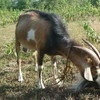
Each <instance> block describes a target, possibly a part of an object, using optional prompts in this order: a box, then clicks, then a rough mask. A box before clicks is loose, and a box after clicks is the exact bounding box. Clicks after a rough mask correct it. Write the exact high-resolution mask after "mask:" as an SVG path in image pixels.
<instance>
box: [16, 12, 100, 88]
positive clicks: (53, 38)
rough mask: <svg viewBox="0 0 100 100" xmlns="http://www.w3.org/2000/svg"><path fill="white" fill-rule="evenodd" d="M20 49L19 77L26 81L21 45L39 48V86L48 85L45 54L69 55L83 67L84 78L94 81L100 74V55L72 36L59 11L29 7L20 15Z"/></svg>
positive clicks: (17, 46) (17, 37) (18, 51)
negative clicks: (53, 12)
mask: <svg viewBox="0 0 100 100" xmlns="http://www.w3.org/2000/svg"><path fill="white" fill-rule="evenodd" d="M15 36H16V53H17V63H18V66H19V81H23V76H22V72H21V60H20V45H21V44H22V45H23V47H25V48H28V49H31V50H37V52H38V55H37V62H38V88H45V87H44V84H43V81H42V69H43V65H42V62H43V57H44V54H47V55H50V56H51V57H53V56H55V55H61V56H64V57H66V58H67V57H68V59H69V60H71V61H72V62H73V63H74V64H75V65H76V67H77V68H78V69H79V71H80V74H81V76H82V77H83V78H84V80H88V81H94V80H95V79H96V78H97V76H98V74H100V67H99V65H100V59H99V58H98V56H97V53H95V52H94V51H92V50H90V49H88V48H86V47H82V46H80V45H79V44H78V43H76V42H75V40H72V39H71V38H70V36H69V34H68V32H67V29H66V27H65V26H64V24H63V23H62V21H61V19H60V18H59V17H58V16H57V15H55V14H49V13H45V12H41V11H37V10H29V11H26V12H25V13H24V14H22V15H20V16H19V19H18V23H17V25H16V32H15Z"/></svg>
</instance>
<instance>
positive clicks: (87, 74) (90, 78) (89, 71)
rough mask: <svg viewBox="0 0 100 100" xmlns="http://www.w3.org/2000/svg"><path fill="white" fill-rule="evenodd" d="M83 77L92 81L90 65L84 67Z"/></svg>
mask: <svg viewBox="0 0 100 100" xmlns="http://www.w3.org/2000/svg"><path fill="white" fill-rule="evenodd" d="M84 77H85V79H86V80H88V81H93V78H92V74H91V69H90V67H87V68H85V70H84Z"/></svg>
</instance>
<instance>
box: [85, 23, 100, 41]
mask: <svg viewBox="0 0 100 100" xmlns="http://www.w3.org/2000/svg"><path fill="white" fill-rule="evenodd" d="M84 29H85V31H86V35H87V37H88V39H89V40H91V41H93V42H100V40H99V38H98V34H97V32H96V31H95V30H94V29H93V28H92V27H91V25H90V24H89V23H88V22H85V23H84Z"/></svg>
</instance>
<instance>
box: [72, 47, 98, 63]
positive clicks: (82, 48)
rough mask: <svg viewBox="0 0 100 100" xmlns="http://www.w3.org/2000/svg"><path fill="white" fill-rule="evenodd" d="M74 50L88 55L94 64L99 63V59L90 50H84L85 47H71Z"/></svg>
mask: <svg viewBox="0 0 100 100" xmlns="http://www.w3.org/2000/svg"><path fill="white" fill-rule="evenodd" d="M73 47H74V48H76V49H80V50H82V51H85V52H86V53H87V54H88V55H90V57H91V59H92V60H93V61H94V62H95V63H99V59H98V56H97V55H96V54H95V53H94V52H93V51H92V50H90V49H88V48H85V47H80V46H73Z"/></svg>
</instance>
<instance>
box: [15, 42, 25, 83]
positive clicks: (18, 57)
mask: <svg viewBox="0 0 100 100" xmlns="http://www.w3.org/2000/svg"><path fill="white" fill-rule="evenodd" d="M15 46H16V54H17V64H18V67H19V78H18V81H19V82H22V81H23V76H22V71H21V59H20V43H19V42H18V41H16V44H15Z"/></svg>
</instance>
